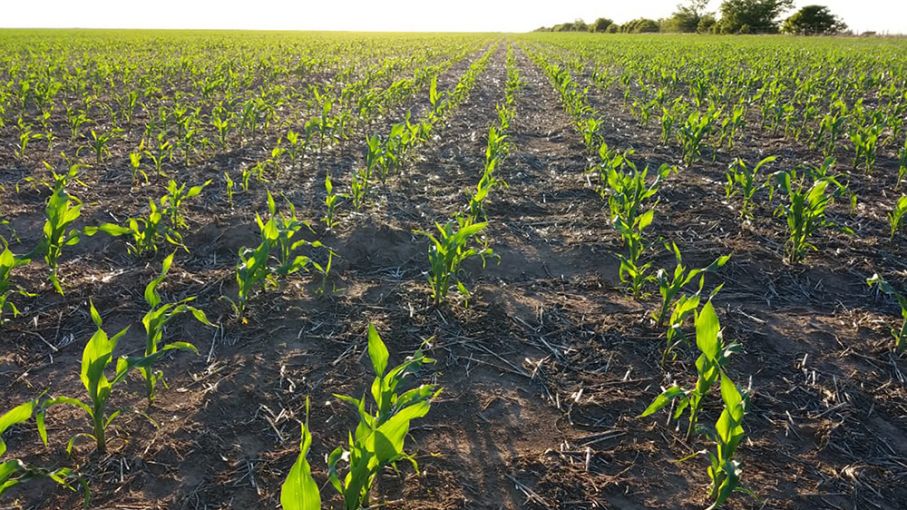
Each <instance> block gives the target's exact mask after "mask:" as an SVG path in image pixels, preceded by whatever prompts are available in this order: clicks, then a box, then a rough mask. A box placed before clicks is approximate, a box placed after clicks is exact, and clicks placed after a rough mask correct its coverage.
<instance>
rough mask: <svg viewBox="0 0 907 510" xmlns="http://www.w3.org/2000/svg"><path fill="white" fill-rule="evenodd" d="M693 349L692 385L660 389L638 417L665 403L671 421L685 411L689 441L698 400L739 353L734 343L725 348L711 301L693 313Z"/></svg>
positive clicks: (694, 423)
mask: <svg viewBox="0 0 907 510" xmlns="http://www.w3.org/2000/svg"><path fill="white" fill-rule="evenodd" d="M695 323H696V346H697V348H698V349H699V351H700V353H701V354H700V355H699V358H698V359H697V360H696V371H697V375H698V377H697V378H696V385H695V386H694V387H693V388H692V389H689V390H686V389H684V388H682V387H680V386H679V385H677V384H676V383H675V384H673V385H671V386H670V387H669V388H668V389H666V390H664V391H663V392H662V393H661V394H660V395H658V397H656V398H655V400H654V401H652V403H651V404H649V407H647V408H646V410H645V411H643V413H642V415H640V417H641V418H644V417H646V416H650V415H652V414H654V413H656V412H658V411H660V410H661V409H663V408H665V407H666V406H668V405H669V404H673V403H674V401H675V400H676V401H677V404H676V405H675V406H674V412H673V418H674V419H675V420H679V419H680V417H681V416H683V414H684V412H688V425H687V432H686V438H687V439H688V440H689V439H690V438H691V437H692V436H693V433H694V432H696V431H697V427H698V422H699V412H700V410H701V407H702V400H703V398H705V397H706V396H707V395H708V393H709V390H710V389H711V388H712V386H714V385H715V383H717V382H718V381H719V379H720V378H721V375H722V374H723V372H724V365H725V364H726V363H727V360H728V358H729V357H730V356H731V355H732V354H734V353H736V352H738V351H739V345H738V344H733V343H732V344H730V345H725V343H724V339H723V338H722V335H721V324H720V323H719V322H718V315H717V314H716V313H715V308H714V307H713V306H712V302H711V301H708V302H706V304H705V305H704V306H703V307H702V309H701V310H700V311H699V312H697V313H696V320H695Z"/></svg>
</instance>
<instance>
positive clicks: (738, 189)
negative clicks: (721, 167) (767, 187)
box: [724, 156, 778, 220]
mask: <svg viewBox="0 0 907 510" xmlns="http://www.w3.org/2000/svg"><path fill="white" fill-rule="evenodd" d="M777 159H778V158H777V156H769V157H767V158H764V159H762V160H761V161H759V162H758V163H756V166H754V167H752V168H750V166H749V164H748V163H747V162H746V161H744V160H743V159H741V158H737V159H735V160H734V162H733V163H731V164H730V166H728V169H727V172H726V173H725V177H726V178H727V184H725V185H724V194H725V197H727V198H728V199H731V198H733V197H735V196H736V195H738V194H739V195H740V216H741V217H742V218H744V219H745V220H750V219H752V218H753V209H754V204H753V197H754V196H755V194H756V192H757V191H759V189H760V188H762V186H763V185H764V184H763V183H764V180H763V179H759V170H761V169H762V167H763V166H765V165H767V164H769V163H772V162H774V161H775V160H777Z"/></svg>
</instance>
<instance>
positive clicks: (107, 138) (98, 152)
mask: <svg viewBox="0 0 907 510" xmlns="http://www.w3.org/2000/svg"><path fill="white" fill-rule="evenodd" d="M117 133H118V131H116V130H114V131H112V132H110V133H101V134H98V133H97V132H96V131H95V130H94V129H92V130H91V133H90V134H91V140H90V141H89V146H90V147H91V151H92V152H93V153H94V156H95V163H97V164H98V165H100V164H101V161H102V160H103V159H104V158H105V157H107V156H109V155H110V142H112V141H113V138H114V136H115V135H116V134H117Z"/></svg>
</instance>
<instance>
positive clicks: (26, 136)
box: [15, 117, 41, 159]
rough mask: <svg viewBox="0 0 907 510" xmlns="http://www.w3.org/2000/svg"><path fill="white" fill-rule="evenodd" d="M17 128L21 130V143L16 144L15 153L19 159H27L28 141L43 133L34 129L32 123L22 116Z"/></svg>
mask: <svg viewBox="0 0 907 510" xmlns="http://www.w3.org/2000/svg"><path fill="white" fill-rule="evenodd" d="M16 129H17V130H18V131H19V144H18V145H17V146H16V151H15V155H16V158H18V159H25V156H26V152H27V150H28V143H29V142H30V141H32V140H36V139H38V138H40V136H41V135H39V134H38V133H35V132H34V131H32V125H31V124H28V123H26V122H25V121H24V120H22V117H19V121H18V123H17V124H16Z"/></svg>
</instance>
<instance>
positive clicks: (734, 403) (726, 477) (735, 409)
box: [706, 372, 749, 510]
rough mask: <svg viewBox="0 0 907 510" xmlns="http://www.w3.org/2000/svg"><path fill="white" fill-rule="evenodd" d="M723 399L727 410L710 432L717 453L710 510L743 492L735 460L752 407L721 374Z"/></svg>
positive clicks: (710, 472)
mask: <svg viewBox="0 0 907 510" xmlns="http://www.w3.org/2000/svg"><path fill="white" fill-rule="evenodd" d="M720 384H721V386H720V387H721V399H722V401H723V402H724V409H723V410H722V411H721V416H719V417H718V421H716V422H715V428H714V430H712V431H710V432H709V435H710V436H711V439H712V440H713V441H714V442H715V451H714V452H709V453H708V458H709V468H708V470H707V472H708V475H709V479H710V480H711V481H712V484H711V487H710V489H709V499H711V500H712V504H711V505H710V506H709V507H708V508H707V509H706V510H716V509H718V508H721V507H722V506H724V504H725V503H726V502H727V500H728V498H730V497H731V494H733V493H734V491H736V490H738V489H739V488H740V475H741V474H742V471H741V469H740V462H738V461H737V460H735V459H734V456H735V454H736V453H737V447H738V446H740V443H742V442H743V440H744V439H745V438H746V431H744V430H743V416H744V414H745V413H746V408H747V406H748V405H749V398H748V396H747V395H746V393H742V392H741V391H740V390H739V389H737V385H735V384H734V382H733V381H731V379H730V378H729V377H728V376H727V375H726V374H725V373H724V372H722V373H721V383H720Z"/></svg>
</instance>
